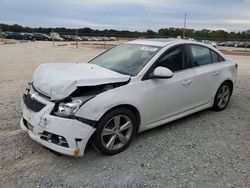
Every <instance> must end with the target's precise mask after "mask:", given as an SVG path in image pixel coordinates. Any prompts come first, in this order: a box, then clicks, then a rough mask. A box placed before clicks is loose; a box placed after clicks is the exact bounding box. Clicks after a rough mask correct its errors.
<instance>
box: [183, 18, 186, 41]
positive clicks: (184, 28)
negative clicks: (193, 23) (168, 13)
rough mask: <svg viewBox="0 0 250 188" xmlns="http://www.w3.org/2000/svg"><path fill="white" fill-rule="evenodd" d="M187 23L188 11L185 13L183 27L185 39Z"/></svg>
mask: <svg viewBox="0 0 250 188" xmlns="http://www.w3.org/2000/svg"><path fill="white" fill-rule="evenodd" d="M186 23H187V13H185V17H184V27H183V39H185V37H186V36H185V35H186Z"/></svg>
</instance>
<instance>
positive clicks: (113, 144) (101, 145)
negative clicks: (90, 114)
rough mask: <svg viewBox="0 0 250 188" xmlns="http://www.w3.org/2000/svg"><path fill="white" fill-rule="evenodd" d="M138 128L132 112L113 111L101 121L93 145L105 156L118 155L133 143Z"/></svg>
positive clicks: (124, 109) (124, 110)
mask: <svg viewBox="0 0 250 188" xmlns="http://www.w3.org/2000/svg"><path fill="white" fill-rule="evenodd" d="M137 126H138V125H137V120H136V117H135V116H134V114H133V113H132V112H131V111H130V110H128V109H126V108H117V109H114V110H111V111H110V112H108V113H106V114H105V115H104V116H103V117H102V118H101V120H100V121H99V123H98V125H97V129H96V132H95V133H94V135H93V137H92V140H91V142H92V145H93V146H94V148H95V149H97V150H98V151H100V152H101V153H103V154H106V155H114V154H117V153H119V152H121V151H123V150H124V149H126V148H127V147H128V145H129V144H130V143H131V141H132V140H133V138H134V137H135V135H136V131H137Z"/></svg>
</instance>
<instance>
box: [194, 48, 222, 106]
mask: <svg viewBox="0 0 250 188" xmlns="http://www.w3.org/2000/svg"><path fill="white" fill-rule="evenodd" d="M189 51H190V54H191V57H192V65H193V67H194V68H193V69H194V71H195V77H194V78H193V90H194V93H193V96H192V99H191V107H192V108H195V107H198V106H202V105H205V104H207V103H209V102H211V100H213V98H214V96H213V93H214V90H215V87H216V86H217V83H218V81H219V78H220V74H221V70H220V65H219V64H218V63H217V62H219V61H222V60H223V58H222V59H220V56H219V55H218V54H217V53H216V52H214V51H213V50H211V49H210V48H207V47H205V46H200V45H193V44H192V45H189Z"/></svg>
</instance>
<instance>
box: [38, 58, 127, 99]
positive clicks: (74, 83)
mask: <svg viewBox="0 0 250 188" xmlns="http://www.w3.org/2000/svg"><path fill="white" fill-rule="evenodd" d="M129 79H130V76H127V75H123V74H120V73H117V72H114V71H111V70H109V69H106V68H103V67H100V66H98V65H94V64H89V63H80V64H75V63H74V64H73V63H50V64H41V65H39V66H38V68H37V69H36V70H35V72H34V75H33V85H34V87H35V88H36V89H37V90H38V91H40V92H41V93H43V94H45V95H47V96H49V97H51V100H59V99H63V98H65V97H67V96H68V95H70V94H71V93H72V92H73V91H75V90H76V89H77V87H81V86H97V85H102V84H108V83H118V82H126V81H128V80H129Z"/></svg>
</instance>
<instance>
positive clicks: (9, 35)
mask: <svg viewBox="0 0 250 188" xmlns="http://www.w3.org/2000/svg"><path fill="white" fill-rule="evenodd" d="M5 38H7V39H15V40H22V39H23V35H22V34H21V33H18V32H10V31H6V32H5Z"/></svg>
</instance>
